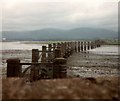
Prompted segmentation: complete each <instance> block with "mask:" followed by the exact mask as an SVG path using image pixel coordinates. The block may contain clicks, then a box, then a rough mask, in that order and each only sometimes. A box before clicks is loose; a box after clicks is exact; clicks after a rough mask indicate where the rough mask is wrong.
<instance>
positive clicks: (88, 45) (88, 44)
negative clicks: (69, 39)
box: [87, 41, 90, 50]
mask: <svg viewBox="0 0 120 101" xmlns="http://www.w3.org/2000/svg"><path fill="white" fill-rule="evenodd" d="M87 49H88V50H90V42H89V41H88V43H87Z"/></svg>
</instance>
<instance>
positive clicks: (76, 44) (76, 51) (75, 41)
mask: <svg viewBox="0 0 120 101" xmlns="http://www.w3.org/2000/svg"><path fill="white" fill-rule="evenodd" d="M75 52H77V42H76V41H75Z"/></svg>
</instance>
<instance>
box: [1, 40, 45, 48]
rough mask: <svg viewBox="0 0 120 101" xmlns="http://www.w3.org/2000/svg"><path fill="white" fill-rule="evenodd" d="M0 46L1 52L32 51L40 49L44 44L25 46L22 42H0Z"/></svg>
mask: <svg viewBox="0 0 120 101" xmlns="http://www.w3.org/2000/svg"><path fill="white" fill-rule="evenodd" d="M0 45H2V47H1V48H2V49H1V50H32V49H40V50H41V49H42V45H45V44H25V43H23V42H19V41H18V42H0Z"/></svg>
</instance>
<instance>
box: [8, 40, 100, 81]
mask: <svg viewBox="0 0 120 101" xmlns="http://www.w3.org/2000/svg"><path fill="white" fill-rule="evenodd" d="M100 45H101V44H100V42H99V41H93V42H80V41H78V42H61V43H53V44H48V47H47V46H42V50H41V51H39V50H38V49H32V63H38V62H39V59H40V63H53V78H63V77H66V69H67V68H66V66H65V64H66V62H67V61H66V58H68V57H69V56H70V55H72V54H73V53H74V52H86V51H87V50H90V49H94V48H96V47H100ZM40 52H41V55H40V54H39V53H40ZM21 73H22V67H21V63H20V59H8V60H7V77H20V76H21ZM38 74H39V70H36V69H35V66H33V68H31V73H30V75H31V78H32V79H36V75H38Z"/></svg>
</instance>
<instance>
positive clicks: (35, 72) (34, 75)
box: [30, 49, 39, 81]
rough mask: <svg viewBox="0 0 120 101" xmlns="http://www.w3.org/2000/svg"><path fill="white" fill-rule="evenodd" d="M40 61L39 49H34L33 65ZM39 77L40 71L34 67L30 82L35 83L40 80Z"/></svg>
mask: <svg viewBox="0 0 120 101" xmlns="http://www.w3.org/2000/svg"><path fill="white" fill-rule="evenodd" d="M38 60H39V50H38V49H32V63H36V62H38ZM38 76H39V69H38V68H36V66H35V65H32V68H31V71H30V81H35V80H37V79H38Z"/></svg>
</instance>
